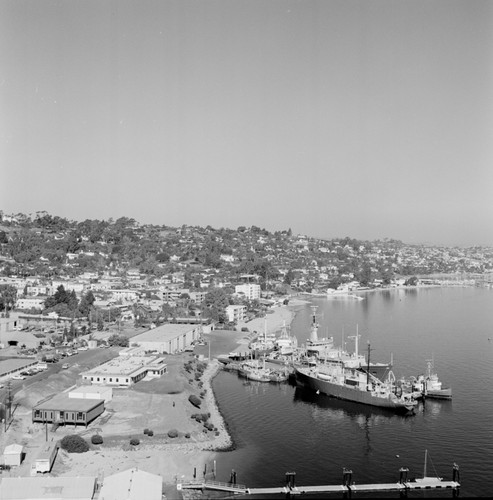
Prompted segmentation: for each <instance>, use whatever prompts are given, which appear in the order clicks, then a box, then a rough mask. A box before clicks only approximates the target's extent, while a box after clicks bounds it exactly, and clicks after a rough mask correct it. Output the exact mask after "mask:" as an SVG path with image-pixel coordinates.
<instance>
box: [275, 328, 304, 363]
mask: <svg viewBox="0 0 493 500" xmlns="http://www.w3.org/2000/svg"><path fill="white" fill-rule="evenodd" d="M297 347H298V339H297V338H296V337H294V336H290V335H289V334H288V329H287V326H286V323H284V325H283V327H282V329H281V334H280V335H279V337H277V338H276V339H275V342H274V349H275V351H276V352H277V353H278V354H280V355H281V356H291V355H292V354H294V352H295V350H296V348H297Z"/></svg>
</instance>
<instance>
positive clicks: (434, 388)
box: [413, 359, 452, 399]
mask: <svg viewBox="0 0 493 500" xmlns="http://www.w3.org/2000/svg"><path fill="white" fill-rule="evenodd" d="M426 364H427V371H426V375H420V376H419V377H418V378H417V379H416V380H415V381H414V382H413V390H415V391H418V392H420V393H421V394H422V396H423V397H424V398H432V399H452V388H451V387H443V385H442V382H440V380H438V375H437V374H436V372H435V368H434V366H433V365H434V363H433V359H427V360H426Z"/></svg>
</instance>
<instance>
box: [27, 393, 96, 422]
mask: <svg viewBox="0 0 493 500" xmlns="http://www.w3.org/2000/svg"><path fill="white" fill-rule="evenodd" d="M103 412H104V400H103V399H78V398H70V397H69V396H68V394H57V395H56V396H53V397H52V398H51V399H48V400H45V401H42V402H41V403H38V404H37V405H36V406H34V408H33V409H32V419H33V423H34V422H47V423H56V424H74V425H77V424H82V425H85V426H86V427H87V425H88V424H89V423H90V422H92V421H93V420H94V419H95V418H96V417H98V416H99V415H101V413H103Z"/></svg>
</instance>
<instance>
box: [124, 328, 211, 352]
mask: <svg viewBox="0 0 493 500" xmlns="http://www.w3.org/2000/svg"><path fill="white" fill-rule="evenodd" d="M201 334H202V327H201V325H200V324H198V325H190V324H187V325H178V324H175V323H168V324H165V325H160V326H158V327H156V328H153V329H152V330H148V331H147V332H144V333H141V334H140V335H136V336H135V337H132V340H131V342H132V344H137V345H138V346H139V347H142V348H144V349H145V350H146V351H157V352H160V353H167V354H175V353H177V352H181V351H184V350H185V347H187V346H189V345H191V344H192V342H194V341H196V340H198V339H199V338H200V336H201Z"/></svg>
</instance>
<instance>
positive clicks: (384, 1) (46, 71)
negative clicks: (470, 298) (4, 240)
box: [0, 0, 493, 246]
mask: <svg viewBox="0 0 493 500" xmlns="http://www.w3.org/2000/svg"><path fill="white" fill-rule="evenodd" d="M492 138H493V2H492V1H490V0H475V1H470V0H460V1H458V0H321V1H318V0H303V1H297V0H262V1H260V0H194V1H189V0H56V1H55V0H0V210H3V212H4V213H5V214H11V213H19V212H20V213H24V214H29V213H32V214H35V212H37V211H43V210H45V211H47V212H48V213H50V214H51V215H58V216H60V217H65V218H67V219H69V220H75V221H83V220H86V219H99V220H108V219H110V218H113V219H115V220H116V219H117V218H119V217H130V218H133V219H135V220H136V221H138V222H140V223H142V224H164V225H167V226H173V227H178V226H182V225H183V224H186V225H193V226H202V227H205V226H208V225H209V226H212V227H213V228H231V229H236V228H237V227H239V226H247V227H250V226H252V225H254V226H257V227H261V228H265V229H267V230H269V231H272V232H274V231H282V230H287V229H289V228H291V230H292V231H293V233H294V234H305V235H308V236H314V237H320V238H339V237H345V236H349V237H351V238H356V239H362V240H376V239H383V238H393V239H399V240H401V241H403V242H405V243H409V244H430V245H444V246H473V245H483V246H493V140H492Z"/></svg>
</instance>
